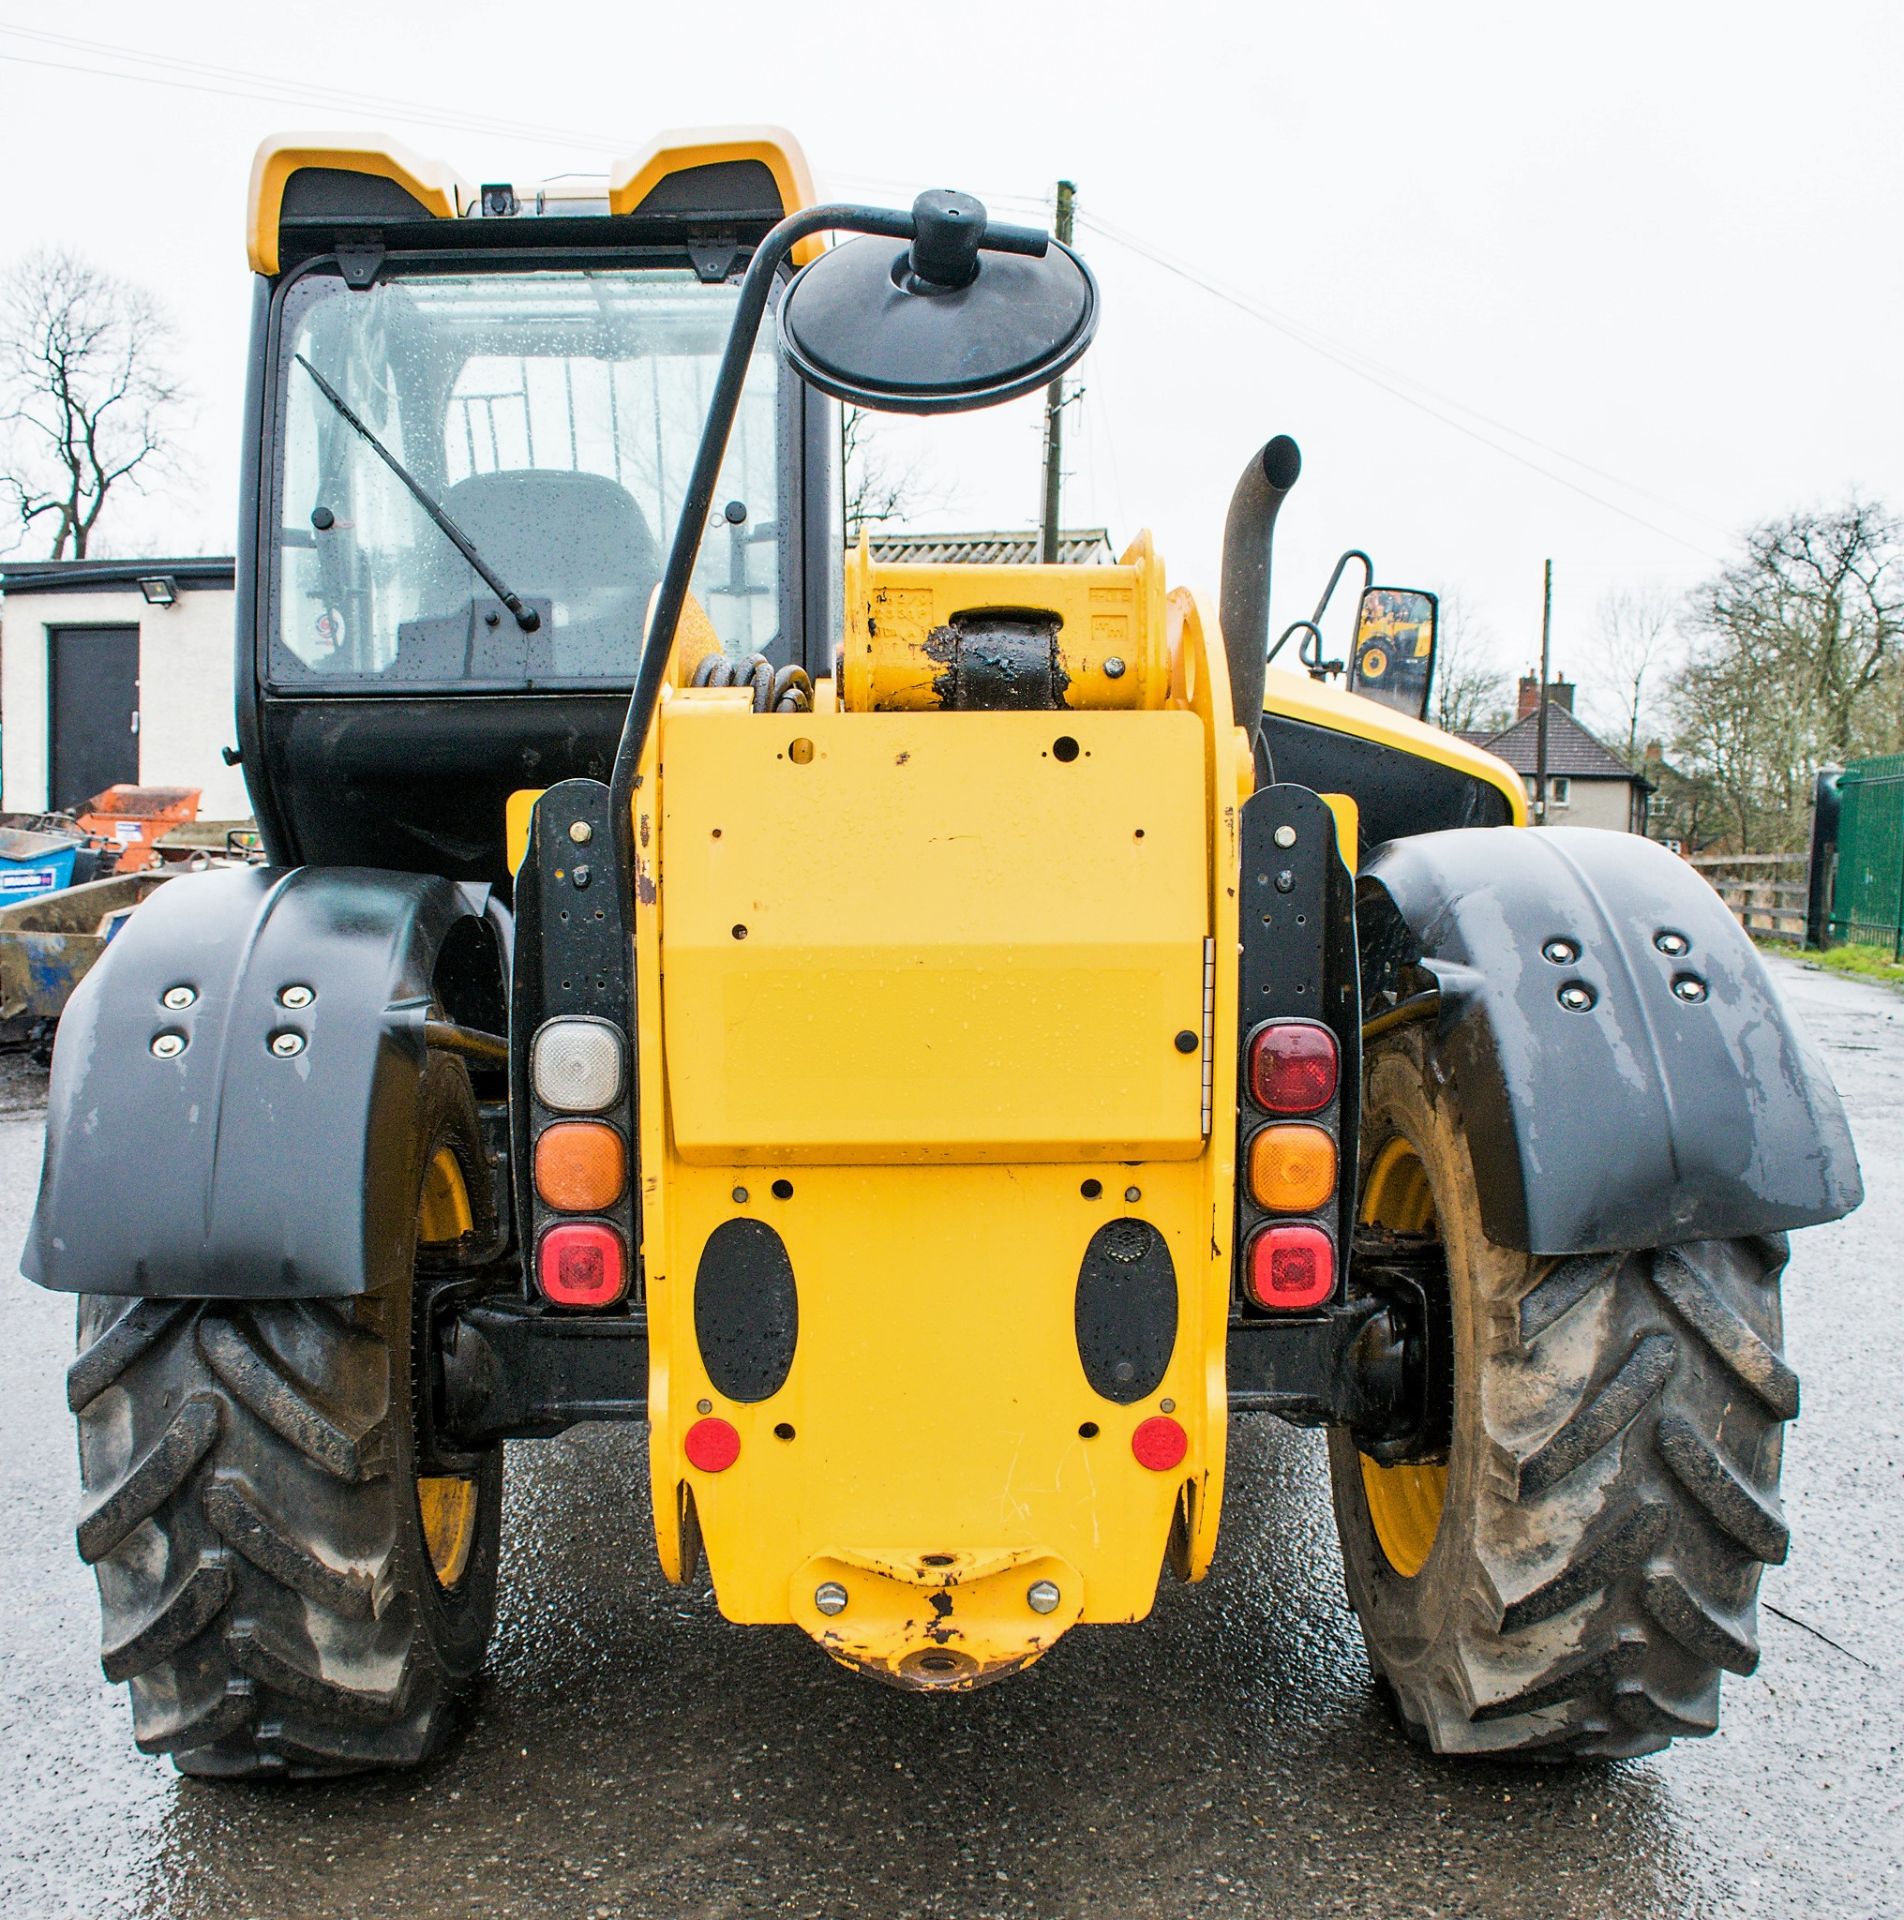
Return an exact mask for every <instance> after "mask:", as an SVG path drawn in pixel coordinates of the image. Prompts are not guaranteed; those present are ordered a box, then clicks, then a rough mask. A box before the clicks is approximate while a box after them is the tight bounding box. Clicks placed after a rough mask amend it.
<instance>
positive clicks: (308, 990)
mask: <svg viewBox="0 0 1904 1920" xmlns="http://www.w3.org/2000/svg"><path fill="white" fill-rule="evenodd" d="M316 998H317V989H316V988H315V987H307V986H304V985H302V984H299V985H297V986H291V987H286V988H285V989H284V991H283V992H282V993H281V994H279V995H278V1005H279V1006H281V1007H289V1008H290V1009H291V1011H292V1012H293V1013H296V1012H299V1011H300V1010H302V1009H303V1008H305V1007H308V1006H309V1005H310V1004H311V1002H312V1001H313V1000H315V999H316Z"/></svg>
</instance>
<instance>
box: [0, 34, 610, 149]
mask: <svg viewBox="0 0 1904 1920" xmlns="http://www.w3.org/2000/svg"><path fill="white" fill-rule="evenodd" d="M0 34H4V35H7V36H9V37H11V38H13V39H16V40H26V41H30V42H34V43H36V44H38V45H42V46H46V47H51V48H57V49H60V50H64V51H69V52H73V53H77V54H81V55H91V56H94V57H96V58H97V59H100V60H106V61H115V60H116V61H126V62H130V63H132V67H133V69H135V70H127V69H126V68H122V67H115V66H102V65H89V64H82V63H80V62H78V61H69V60H56V59H52V58H48V57H46V56H43V55H34V54H27V53H13V52H6V51H0V61H4V62H6V63H7V64H9V65H11V66H22V67H40V68H45V69H50V70H52V71H55V72H60V73H78V74H83V75H85V76H86V77H87V78H89V79H95V80H124V81H128V82H130V83H132V84H133V85H136V86H149V87H166V88H175V89H182V90H184V91H187V92H192V93H207V94H212V95H215V96H218V97H220V98H223V99H227V100H277V101H282V102H284V103H285V104H286V105H290V106H322V107H334V108H338V109H340V110H342V111H346V112H350V113H369V114H375V115H384V116H388V117H390V118H393V119H399V120H404V121H408V122H410V123H411V124H413V125H416V126H430V127H437V128H443V129H451V130H455V131H460V132H471V133H490V134H500V135H503V136H506V137H510V138H514V139H519V140H526V141H529V142H531V143H532V144H534V145H537V146H559V147H566V148H569V149H571V150H572V149H574V148H577V147H591V146H592V147H597V148H601V149H604V150H606V151H610V152H612V151H615V150H617V149H619V148H622V147H626V146H628V145H630V144H632V143H631V142H630V141H629V140H628V139H627V138H626V137H625V136H623V135H610V134H604V133H600V132H596V131H591V130H584V129H576V128H567V129H564V128H559V127H552V126H542V125H537V124H534V123H530V122H526V121H513V120H512V121H503V120H484V119H478V118H476V117H474V116H471V115H465V114H457V113H446V112H444V111H443V110H442V109H440V108H436V107H429V106H422V105H418V104H416V103H414V102H411V101H407V100H403V99H399V98H397V97H395V96H392V95H389V94H372V93H358V92H352V91H350V90H348V89H345V88H339V87H328V86H323V85H320V84H317V83H315V82H307V81H301V80H286V79H283V78H281V77H280V76H277V75H274V74H263V73H258V72H256V71H254V70H251V69H247V68H243V67H221V66H215V65H213V64H211V63H209V62H206V61H200V60H184V59H180V58H178V57H177V56H175V55H172V54H163V53H150V52H147V51H145V50H144V49H142V48H138V47H122V46H114V45H112V44H110V43H108V42H105V41H96V40H84V39H81V38H79V37H78V36H76V35H73V34H56V33H47V32H43V31H41V30H39V29H37V28H32V27H16V26H13V25H10V24H4V23H0ZM139 67H146V68H152V69H156V71H152V72H140V71H137V70H136V69H137V68H139ZM189 76H197V77H189ZM226 82H234V83H236V84H232V85H227V84H224V83H226Z"/></svg>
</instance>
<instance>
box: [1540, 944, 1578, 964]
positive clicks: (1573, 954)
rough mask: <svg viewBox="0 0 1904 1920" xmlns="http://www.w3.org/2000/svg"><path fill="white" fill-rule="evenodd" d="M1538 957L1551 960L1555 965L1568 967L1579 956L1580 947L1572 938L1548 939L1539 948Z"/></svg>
mask: <svg viewBox="0 0 1904 1920" xmlns="http://www.w3.org/2000/svg"><path fill="white" fill-rule="evenodd" d="M1540 957H1541V958H1542V959H1543V960H1551V961H1552V962H1553V963H1554V965H1555V966H1557V967H1570V966H1572V965H1573V963H1574V962H1575V961H1576V960H1578V959H1579V958H1580V947H1579V944H1578V943H1577V942H1576V941H1572V940H1549V941H1548V942H1547V944H1546V945H1545V946H1544V947H1542V948H1541V950H1540Z"/></svg>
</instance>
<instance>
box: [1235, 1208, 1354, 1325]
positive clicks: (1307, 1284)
mask: <svg viewBox="0 0 1904 1920" xmlns="http://www.w3.org/2000/svg"><path fill="white" fill-rule="evenodd" d="M1246 1271H1247V1274H1248V1286H1249V1296H1250V1298H1251V1299H1252V1300H1253V1301H1255V1303H1256V1304H1257V1305H1258V1306H1259V1307H1269V1308H1271V1309H1273V1310H1274V1311H1276V1312H1278V1313H1293V1312H1300V1311H1302V1310H1303V1309H1305V1308H1309V1307H1319V1306H1321V1305H1322V1303H1323V1301H1325V1300H1326V1299H1328V1297H1329V1295H1330V1294H1332V1293H1333V1292H1334V1291H1335V1245H1334V1243H1333V1242H1332V1241H1331V1240H1330V1238H1329V1236H1328V1235H1327V1234H1326V1233H1324V1232H1323V1231H1322V1229H1321V1228H1320V1227H1311V1226H1299V1225H1290V1226H1282V1225H1277V1226H1270V1227H1264V1228H1262V1229H1260V1230H1259V1231H1258V1233H1257V1235H1256V1238H1255V1239H1254V1240H1252V1241H1251V1242H1250V1245H1249V1264H1248V1267H1247V1269H1246Z"/></svg>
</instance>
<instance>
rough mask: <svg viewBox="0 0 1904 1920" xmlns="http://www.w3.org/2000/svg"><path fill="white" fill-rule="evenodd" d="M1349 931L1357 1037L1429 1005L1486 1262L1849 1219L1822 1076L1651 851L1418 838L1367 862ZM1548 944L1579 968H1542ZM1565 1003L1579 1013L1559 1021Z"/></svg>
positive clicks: (1468, 836) (1568, 839)
mask: <svg viewBox="0 0 1904 1920" xmlns="http://www.w3.org/2000/svg"><path fill="white" fill-rule="evenodd" d="M1356 911H1357V917H1358V940H1359V943H1360V946H1361V950H1362V955H1363V988H1364V1000H1363V1013H1364V1017H1365V1018H1368V1019H1373V1018H1379V1016H1380V1012H1381V1010H1382V1008H1383V1006H1384V1005H1385V1004H1387V1003H1388V1002H1387V999H1386V998H1385V995H1387V996H1392V995H1397V994H1400V995H1406V994H1407V993H1409V992H1410V991H1413V990H1421V989H1425V988H1426V987H1428V986H1429V985H1434V986H1438V987H1439V989H1440V994H1441V1001H1440V1008H1439V1013H1438V1015H1437V1026H1436V1047H1437V1051H1438V1054H1439V1057H1440V1060H1441V1062H1442V1064H1443V1066H1444V1068H1445V1069H1446V1071H1447V1072H1448V1073H1449V1074H1450V1075H1451V1076H1452V1079H1453V1082H1454V1087H1455V1092H1456V1095H1457V1097H1458V1099H1459V1101H1460V1106H1461V1112H1462V1115H1463V1118H1464V1121H1465V1125H1466V1129H1467V1134H1468V1139H1469V1143H1470V1147H1471V1150H1472V1154H1473V1159H1474V1171H1475V1178H1476V1181H1477V1183H1478V1185H1479V1189H1480V1194H1479V1197H1480V1204H1481V1217H1482V1220H1483V1223H1484V1224H1485V1226H1486V1228H1487V1232H1488V1236H1489V1238H1490V1239H1492V1240H1494V1241H1495V1242H1497V1243H1498V1244H1500V1245H1502V1246H1505V1247H1510V1248H1513V1249H1515V1250H1517V1251H1520V1252H1525V1253H1542V1254H1567V1253H1590V1252H1596V1251H1602V1250H1611V1249H1614V1248H1624V1247H1649V1246H1661V1245H1669V1244H1672V1243H1676V1242H1681V1241H1688V1240H1708V1239H1728V1238H1732V1237H1734V1236H1737V1235H1741V1234H1751V1233H1771V1232H1777V1231H1780V1230H1782V1229H1785V1228H1788V1227H1804V1226H1811V1225H1813V1224H1815V1223H1816V1222H1818V1221H1821V1220H1835V1219H1836V1218H1838V1216H1839V1215H1840V1214H1845V1213H1849V1212H1850V1211H1851V1209H1852V1208H1853V1207H1855V1206H1856V1205H1857V1204H1858V1202H1859V1201H1860V1200H1861V1199H1863V1197H1864V1188H1863V1183H1862V1181H1861V1180H1860V1178H1859V1173H1858V1162H1857V1155H1856V1152H1855V1151H1854V1149H1853V1147H1852V1144H1851V1133H1850V1129H1849V1128H1848V1127H1847V1126H1846V1124H1845V1117H1844V1109H1843V1107H1842V1105H1841V1104H1840V1103H1839V1099H1838V1093H1837V1089H1836V1088H1835V1087H1834V1086H1833V1085H1832V1083H1831V1076H1830V1075H1829V1074H1828V1073H1827V1072H1826V1070H1825V1067H1824V1064H1823V1062H1822V1061H1821V1060H1820V1059H1819V1057H1818V1055H1817V1053H1816V1052H1815V1051H1814V1050H1813V1048H1812V1046H1811V1044H1810V1042H1809V1041H1808V1040H1807V1039H1806V1038H1805V1036H1804V1034H1803V1033H1801V1032H1800V1031H1799V1029H1798V1027H1797V1026H1796V1025H1795V1024H1794V1023H1793V1021H1792V1020H1791V1019H1790V1018H1789V1016H1788V1015H1787V1014H1786V1012H1785V1009H1784V1007H1783V1006H1782V1005H1781V1004H1780V1001H1779V997H1778V993H1777V991H1776V989H1775V988H1774V987H1773V985H1772V982H1771V980H1770V978H1769V977H1768V976H1767V974H1766V971H1765V968H1764V966H1763V964H1762V963H1761V962H1760V959H1759V956H1758V954H1757V953H1756V952H1755V951H1754V950H1753V947H1752V943H1751V942H1750V941H1749V940H1748V939H1747V938H1746V937H1745V934H1744V933H1743V932H1742V931H1741V930H1740V927H1739V925H1738V923H1737V921H1735V920H1734V919H1733V917H1732V915H1731V914H1730V913H1729V912H1728V911H1727V910H1726V908H1725V906H1724V905H1723V903H1722V902H1721V901H1720V899H1719V897H1718V895H1717V894H1716V893H1714V892H1713V890H1712V889H1711V888H1710V887H1709V886H1708V885H1707V884H1706V882H1705V881H1704V880H1702V879H1701V878H1700V876H1699V875H1698V874H1697V873H1696V872H1694V871H1693V870H1692V868H1690V867H1688V866H1687V865H1686V864H1685V863H1684V862H1683V861H1681V860H1679V859H1678V858H1676V857H1675V856H1674V855H1673V854H1670V853H1668V852H1667V851H1666V849H1665V848H1664V847H1661V846H1658V845H1656V844H1654V843H1653V842H1651V841H1648V840H1643V839H1640V838H1639V837H1638V836H1636V835H1633V834H1625V833H1604V832H1596V831H1593V830H1591V829H1587V828H1570V827H1557V828H1546V829H1541V830H1539V831H1531V830H1527V829H1522V828H1513V827H1501V828H1495V829H1492V830H1486V831H1479V832H1476V831H1456V832H1445V833H1425V834H1420V835H1417V836H1415V837H1413V838H1411V839H1407V840H1394V841H1390V842H1389V843H1388V844H1387V845H1386V846H1382V847H1378V848H1377V849H1376V850H1375V852H1374V853H1373V855H1371V857H1370V858H1369V861H1368V863H1367V865H1366V867H1365V868H1364V870H1363V875H1362V880H1361V884H1360V887H1359V889H1358V900H1357V909H1356ZM1661 935H1665V936H1667V939H1666V945H1667V946H1668V947H1671V946H1673V945H1675V944H1676V942H1675V940H1674V938H1673V936H1681V937H1683V939H1684V940H1685V941H1686V943H1687V946H1686V950H1685V951H1684V952H1683V953H1673V952H1669V951H1663V950H1662V948H1661V945H1660V936H1661ZM1555 941H1564V942H1571V943H1573V944H1574V945H1575V946H1576V947H1577V948H1578V952H1579V957H1578V959H1577V960H1573V961H1564V960H1563V961H1562V962H1559V963H1557V962H1556V961H1554V960H1553V959H1550V958H1548V957H1546V954H1545V953H1544V952H1543V949H1546V948H1549V947H1550V945H1551V943H1553V942H1555ZM1424 975H1425V976H1427V977H1426V978H1424ZM1675 982H1681V983H1682V984H1681V985H1680V987H1679V990H1678V991H1675ZM1569 986H1584V987H1586V988H1587V989H1588V990H1589V991H1590V993H1591V995H1592V1005H1591V1006H1590V1007H1588V1008H1586V1010H1584V1011H1573V1010H1570V1009H1569V1007H1568V1006H1567V1005H1566V1004H1565V1002H1564V1001H1563V1000H1562V998H1561V990H1562V989H1563V988H1566V987H1569ZM1702 989H1703V997H1701V990H1702ZM1570 997H1571V998H1573V999H1575V1000H1576V1001H1577V1000H1578V998H1579V996H1578V995H1577V994H1575V995H1571V996H1570Z"/></svg>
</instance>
